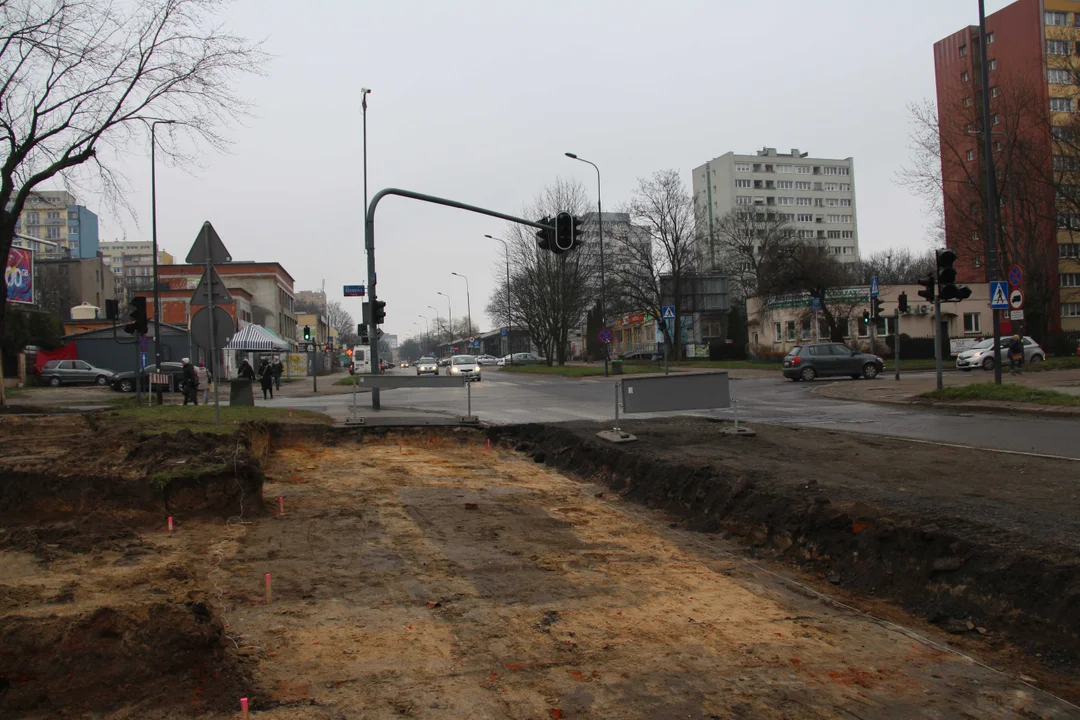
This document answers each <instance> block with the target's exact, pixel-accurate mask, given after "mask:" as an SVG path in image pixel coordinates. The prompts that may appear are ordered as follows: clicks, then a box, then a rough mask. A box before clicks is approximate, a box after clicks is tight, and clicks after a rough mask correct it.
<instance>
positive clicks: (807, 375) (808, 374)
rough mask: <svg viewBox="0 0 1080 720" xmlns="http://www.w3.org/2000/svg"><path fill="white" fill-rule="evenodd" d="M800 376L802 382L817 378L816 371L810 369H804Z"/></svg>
mask: <svg viewBox="0 0 1080 720" xmlns="http://www.w3.org/2000/svg"><path fill="white" fill-rule="evenodd" d="M801 375H802V379H803V380H805V381H807V382H810V381H811V380H813V379H814V378H816V377H817V370H815V369H814V368H812V367H805V368H803V369H802V373H801Z"/></svg>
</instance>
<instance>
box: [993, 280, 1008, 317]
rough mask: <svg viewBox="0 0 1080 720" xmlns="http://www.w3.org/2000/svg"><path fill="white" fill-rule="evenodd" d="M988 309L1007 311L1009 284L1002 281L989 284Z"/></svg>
mask: <svg viewBox="0 0 1080 720" xmlns="http://www.w3.org/2000/svg"><path fill="white" fill-rule="evenodd" d="M990 307H991V308H993V309H994V310H1008V309H1009V283H1007V282H1005V281H1004V280H993V281H991V282H990Z"/></svg>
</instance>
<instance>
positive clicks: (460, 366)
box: [450, 355, 480, 382]
mask: <svg viewBox="0 0 1080 720" xmlns="http://www.w3.org/2000/svg"><path fill="white" fill-rule="evenodd" d="M450 374H451V375H461V376H462V377H464V378H465V379H466V380H467V381H470V382H480V363H478V362H476V358H475V357H473V356H472V355H455V356H454V357H452V358H450Z"/></svg>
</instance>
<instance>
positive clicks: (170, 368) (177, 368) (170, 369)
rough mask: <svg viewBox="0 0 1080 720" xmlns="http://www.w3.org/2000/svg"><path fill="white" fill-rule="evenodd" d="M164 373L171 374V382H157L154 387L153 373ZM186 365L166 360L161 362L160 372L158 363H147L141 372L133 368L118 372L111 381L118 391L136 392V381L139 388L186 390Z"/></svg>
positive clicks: (168, 390)
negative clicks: (184, 374)
mask: <svg viewBox="0 0 1080 720" xmlns="http://www.w3.org/2000/svg"><path fill="white" fill-rule="evenodd" d="M152 373H153V374H164V375H168V376H169V383H168V384H167V385H161V384H159V383H155V384H154V385H153V387H151V386H150V375H151V374H152ZM183 373H184V366H183V365H182V364H181V363H178V362H165V363H161V371H160V373H159V372H158V369H157V365H147V366H146V367H145V368H143V370H142V372H141V373H136V372H134V371H132V370H129V371H127V372H122V373H117V374H116V375H114V376H113V378H112V381H111V382H110V383H109V384H110V386H111V387H112V389H113V390H116V391H118V392H135V383H136V382H137V383H138V384H139V390H143V391H145V390H147V389H148V388H149V389H151V390H157V389H158V388H161V389H162V390H164V391H165V392H170V391H175V392H183V390H184V377H183Z"/></svg>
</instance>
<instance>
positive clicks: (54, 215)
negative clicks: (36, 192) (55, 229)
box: [45, 211, 60, 221]
mask: <svg viewBox="0 0 1080 720" xmlns="http://www.w3.org/2000/svg"><path fill="white" fill-rule="evenodd" d="M59 219H60V213H58V212H52V211H50V212H47V213H45V220H46V221H55V220H59Z"/></svg>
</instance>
